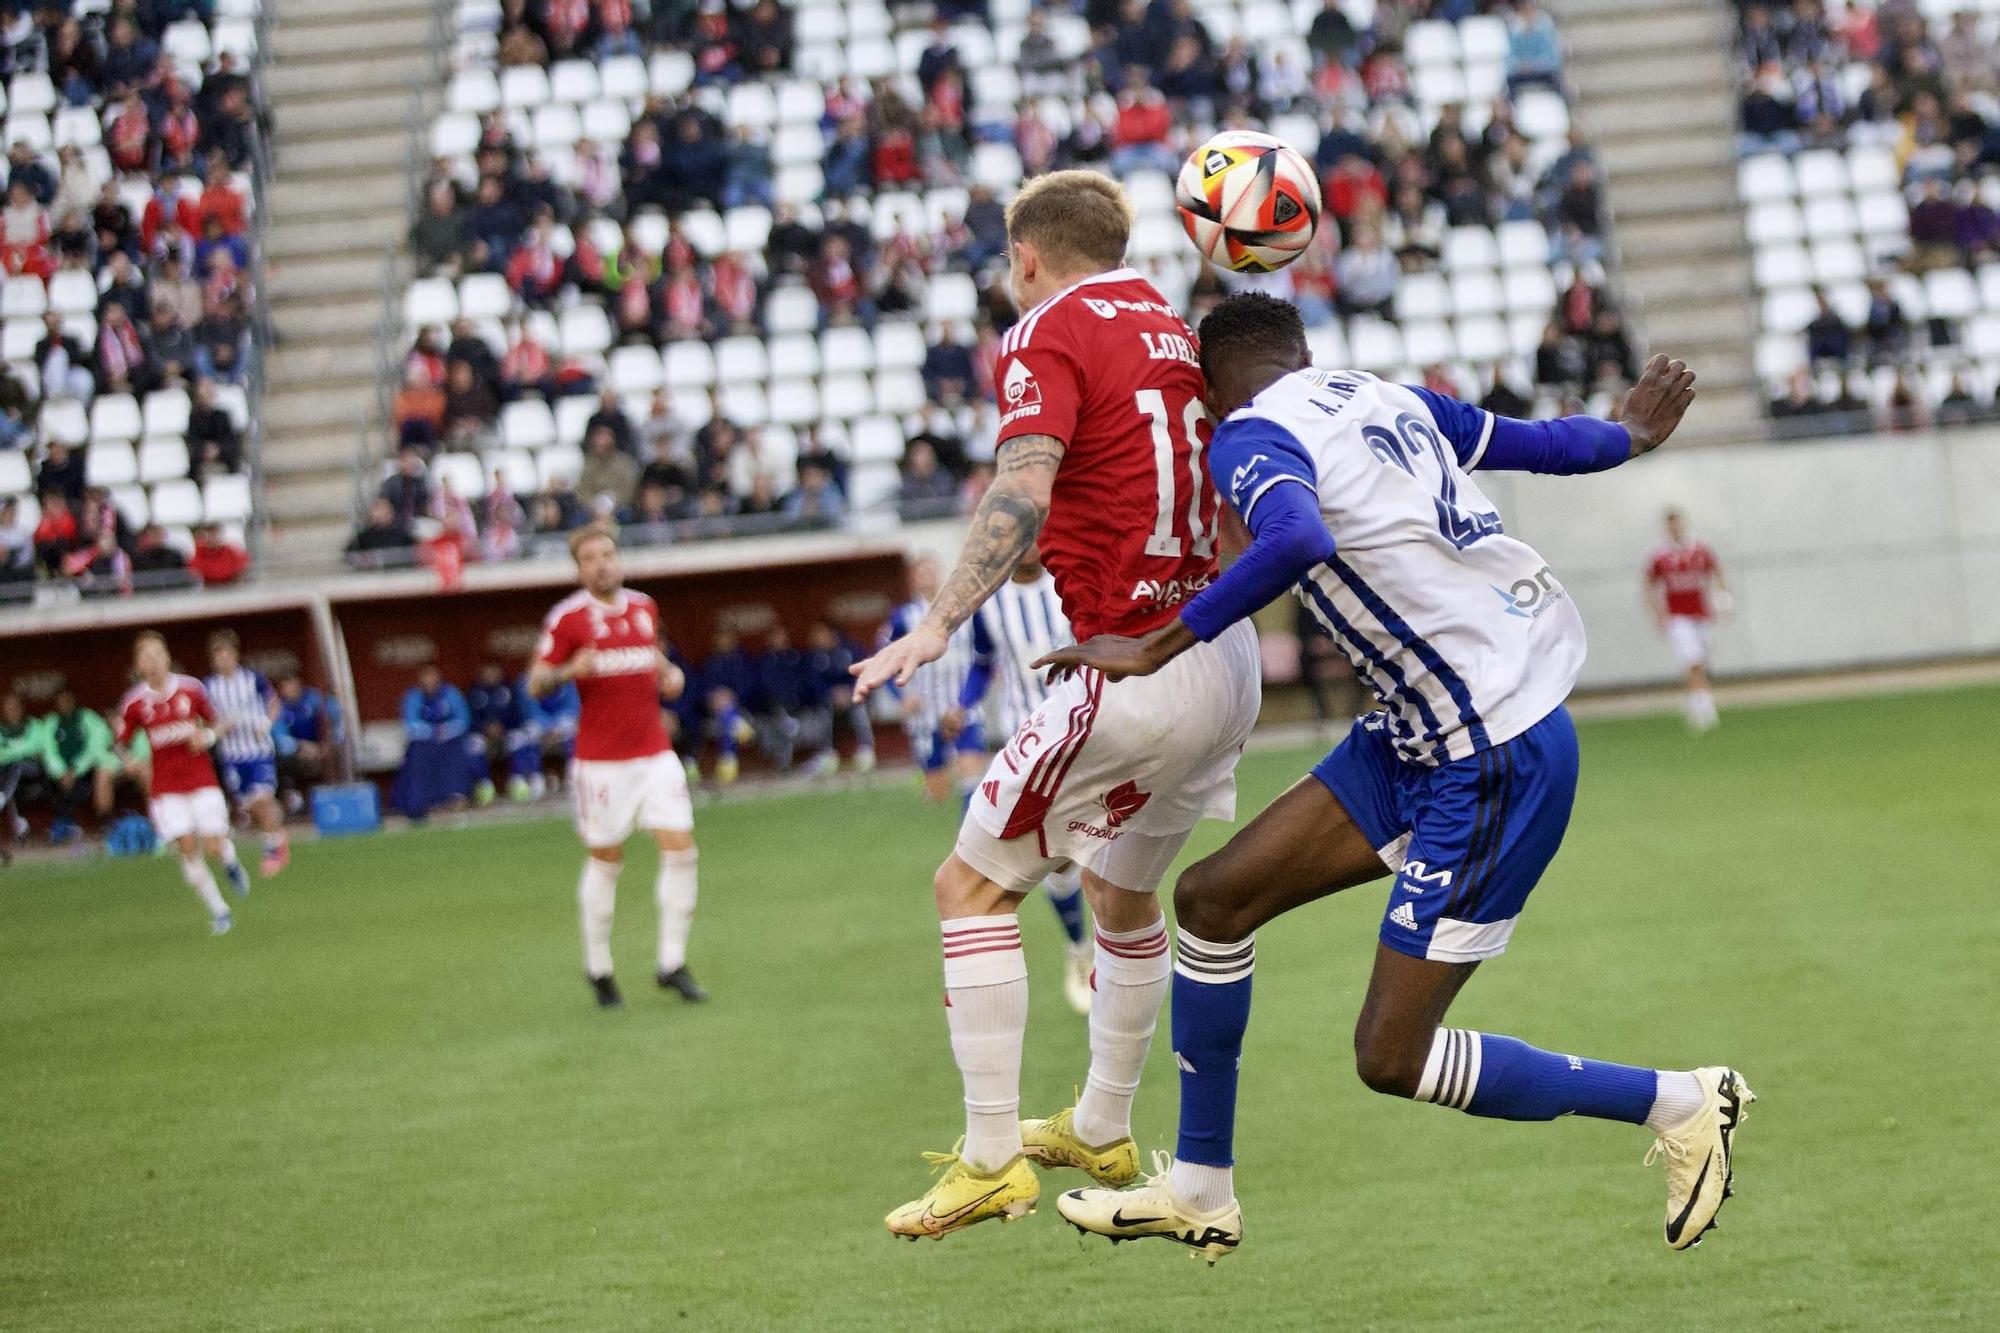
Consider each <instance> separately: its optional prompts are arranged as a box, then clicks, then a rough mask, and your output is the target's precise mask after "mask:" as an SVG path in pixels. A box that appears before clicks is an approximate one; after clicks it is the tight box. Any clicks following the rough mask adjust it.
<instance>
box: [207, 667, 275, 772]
mask: <svg viewBox="0 0 2000 1333" xmlns="http://www.w3.org/2000/svg"><path fill="white" fill-rule="evenodd" d="M202 685H203V687H204V688H206V689H207V690H208V698H209V702H211V703H213V704H214V705H215V715H216V717H218V718H220V719H224V720H226V721H227V722H228V723H229V729H228V730H227V731H225V732H223V733H222V738H221V739H220V740H219V741H217V742H216V746H215V750H216V753H217V754H218V755H219V756H221V757H222V758H223V759H225V760H229V761H235V760H241V759H270V758H273V757H275V756H276V755H277V753H278V749H277V746H276V744H275V743H274V742H273V741H272V739H271V704H272V702H273V701H274V700H276V698H277V697H278V693H277V691H276V690H274V689H272V688H271V682H270V681H268V680H266V679H264V677H263V676H262V675H261V674H259V673H258V672H255V671H252V670H251V669H250V668H249V667H246V666H239V667H237V668H236V670H234V671H232V672H230V673H229V674H228V675H226V676H210V677H209V678H208V679H207V680H205V681H203V682H202Z"/></svg>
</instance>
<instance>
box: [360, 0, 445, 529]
mask: <svg viewBox="0 0 2000 1333" xmlns="http://www.w3.org/2000/svg"><path fill="white" fill-rule="evenodd" d="M457 8H458V7H457V5H456V3H455V2H454V0H432V4H431V31H430V52H431V84H432V86H433V87H437V88H444V87H446V86H447V85H448V84H449V82H450V79H451V73H452V68H451V65H452V62H451V53H452V52H453V51H454V50H456V48H457V41H456V34H455V32H454V28H453V18H454V16H455V14H456V13H457ZM427 91H428V90H427V89H425V88H424V87H422V86H417V87H413V88H411V89H410V93H409V98H408V105H407V109H406V110H405V112H404V116H403V130H404V134H405V135H406V137H407V140H408V148H407V150H406V152H405V157H406V158H407V163H408V165H407V167H406V170H407V172H408V175H409V180H408V182H407V184H408V187H409V188H408V192H407V193H408V199H407V203H406V210H407V214H408V221H409V222H411V223H412V224H414V223H415V222H416V220H417V214H418V211H419V210H420V209H422V208H423V206H424V201H423V198H422V194H421V191H420V189H419V188H418V185H419V171H420V169H421V167H422V166H423V164H424V163H427V162H428V161H430V129H431V125H430V115H429V113H428V106H427V101H426V97H425V94H426V92H427ZM401 260H402V246H401V245H400V244H397V245H392V246H391V247H390V248H389V250H388V253H386V254H384V255H383V256H382V282H381V287H380V292H379V295H380V298H381V303H382V316H381V318H380V319H379V320H377V321H376V324H375V401H374V403H373V404H372V405H371V406H370V408H369V410H368V412H367V413H366V414H364V415H363V417H362V419H361V423H360V425H359V427H358V429H357V433H356V436H355V443H354V499H353V506H352V507H353V510H354V513H353V517H354V519H355V520H356V521H357V522H358V521H359V520H360V518H361V515H362V514H363V513H365V512H366V511H367V508H368V501H369V499H370V497H371V496H373V494H374V492H375V488H374V486H373V485H372V484H371V479H372V478H373V476H374V472H375V468H376V465H377V464H379V463H380V461H381V460H382V459H383V458H384V457H385V456H387V454H388V453H389V448H388V443H389V433H390V422H391V418H392V416H393V414H394V403H395V395H396V390H397V388H398V387H399V384H400V381H401V379H402V373H401V366H402V355H401V353H400V352H399V351H398V350H397V348H398V347H399V345H400V341H401V338H402V334H403V299H402V297H403V285H404V283H403V268H402V262H401ZM378 444H379V447H378Z"/></svg>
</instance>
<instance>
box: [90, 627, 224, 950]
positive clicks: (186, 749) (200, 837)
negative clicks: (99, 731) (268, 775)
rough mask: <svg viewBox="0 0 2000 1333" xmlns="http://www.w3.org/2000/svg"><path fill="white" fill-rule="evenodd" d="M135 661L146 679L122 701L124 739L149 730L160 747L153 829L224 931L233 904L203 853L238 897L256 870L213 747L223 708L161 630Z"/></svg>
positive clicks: (152, 786)
mask: <svg viewBox="0 0 2000 1333" xmlns="http://www.w3.org/2000/svg"><path fill="white" fill-rule="evenodd" d="M132 665H133V668H134V669H135V672H136V674H137V675H138V677H139V683H138V684H137V685H134V686H133V687H132V688H131V689H130V690H128V691H126V694H125V697H124V699H122V700H120V701H119V704H118V724H117V738H118V744H119V745H120V746H130V745H131V743H132V741H133V739H134V738H135V737H137V736H138V735H140V734H141V733H144V734H145V737H146V745H147V748H148V749H149V750H150V751H151V752H152V773H151V776H150V778H149V779H148V780H147V792H148V794H149V796H150V797H151V813H152V816H153V831H154V832H155V833H157V834H159V837H160V841H161V842H170V843H172V844H174V846H175V848H176V849H177V850H178V851H179V852H180V854H181V877H182V878H183V879H185V880H186V881H187V882H188V886H189V887H190V888H192V889H193V890H194V891H195V892H196V893H198V894H200V895H201V901H202V904H203V905H204V906H205V907H207V908H208V915H209V919H210V922H211V923H212V928H213V930H214V932H215V933H216V934H217V935H221V934H224V933H225V932H227V931H228V929H229V926H230V916H229V905H228V904H227V903H225V902H224V901H223V900H222V894H221V893H219V892H217V890H216V887H215V876H214V875H212V874H210V873H209V869H208V862H207V861H205V860H203V859H202V852H203V851H204V850H206V851H207V853H208V854H209V855H210V856H213V857H214V858H215V859H216V860H218V861H220V862H222V868H223V872H224V873H225V874H227V875H228V877H229V886H230V888H231V889H233V890H234V891H235V893H236V896H237V897H239V898H240V897H242V896H243V895H244V894H246V893H248V892H250V876H249V874H248V872H246V871H245V870H244V869H243V863H242V862H241V861H239V860H238V859H237V858H236V846H235V844H234V843H232V842H230V840H229V803H228V802H227V801H225V800H223V797H222V785H221V784H220V783H219V782H218V781H217V780H216V777H215V762H214V760H212V759H211V758H210V757H209V753H208V752H209V749H210V748H211V747H212V746H213V745H214V744H215V708H214V706H213V705H212V704H210V703H209V701H208V691H206V690H205V689H203V688H202V684H201V682H200V681H198V680H196V679H195V678H194V677H193V676H181V675H176V674H175V673H174V671H173V662H172V660H171V659H170V658H169V657H168V655H167V641H166V640H165V639H163V638H161V637H160V636H159V635H158V634H156V633H154V632H153V631H151V630H148V631H147V632H145V633H144V634H141V635H140V636H139V637H138V638H137V639H136V640H134V641H133V644H132ZM126 768H127V769H128V770H131V771H132V772H133V773H134V774H135V775H136V774H138V773H140V772H141V771H142V765H141V764H140V762H139V761H138V760H137V759H135V758H130V757H128V758H127V760H126Z"/></svg>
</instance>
